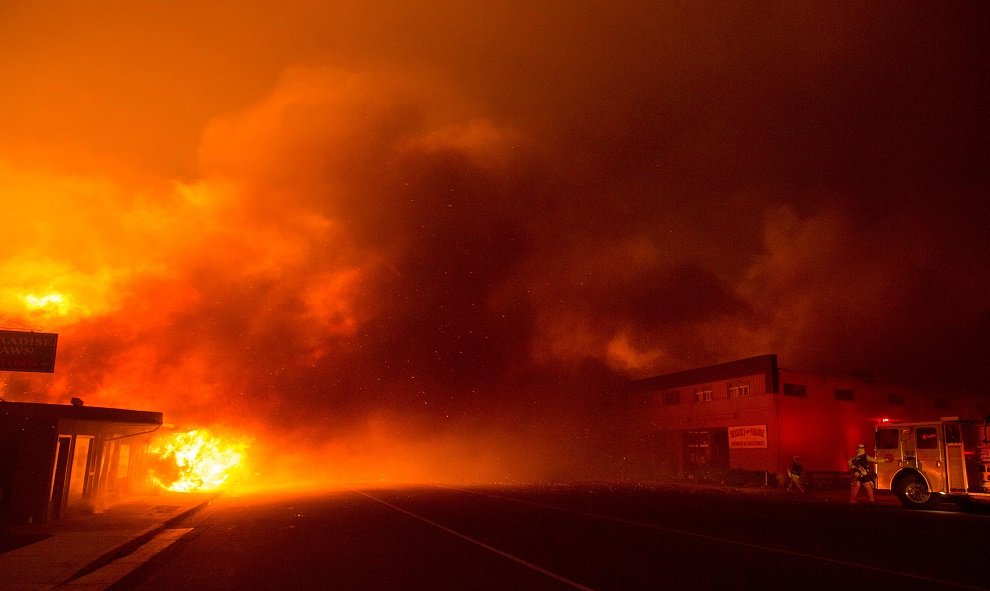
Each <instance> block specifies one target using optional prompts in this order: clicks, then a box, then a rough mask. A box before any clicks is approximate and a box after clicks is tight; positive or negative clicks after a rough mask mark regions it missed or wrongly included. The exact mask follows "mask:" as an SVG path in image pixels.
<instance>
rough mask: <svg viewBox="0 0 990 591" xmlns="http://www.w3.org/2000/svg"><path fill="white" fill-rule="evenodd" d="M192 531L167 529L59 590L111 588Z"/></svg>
mask: <svg viewBox="0 0 990 591" xmlns="http://www.w3.org/2000/svg"><path fill="white" fill-rule="evenodd" d="M190 531H192V528H191V527H180V528H174V529H166V530H164V531H162V532H161V533H160V534H158V535H156V536H155V537H153V538H151V539H150V540H148V541H147V542H145V543H144V544H142V545H141V546H139V547H138V548H137V549H135V550H134V552H131V553H130V554H128V555H127V556H123V557H121V558H118V559H117V560H114V561H113V562H111V563H110V564H108V565H106V566H104V567H101V568H99V569H97V570H95V571H93V572H91V573H89V574H88V575H85V576H82V577H79V578H78V579H74V580H72V581H70V582H68V583H65V584H64V585H60V586H59V587H58V588H59V589H67V590H69V591H104V590H105V589H108V588H110V586H111V585H113V584H115V583H117V582H118V581H120V580H121V579H123V578H124V577H126V576H127V575H129V574H131V573H132V572H134V571H135V570H137V568H138V567H139V566H141V565H142V564H144V563H145V562H148V561H149V560H151V558H152V557H153V556H155V555H156V554H158V553H159V552H161V551H162V550H164V549H165V548H168V547H169V546H171V545H172V544H174V543H175V542H177V541H178V540H179V538H181V537H182V536H184V535H186V534H187V533H189V532H190Z"/></svg>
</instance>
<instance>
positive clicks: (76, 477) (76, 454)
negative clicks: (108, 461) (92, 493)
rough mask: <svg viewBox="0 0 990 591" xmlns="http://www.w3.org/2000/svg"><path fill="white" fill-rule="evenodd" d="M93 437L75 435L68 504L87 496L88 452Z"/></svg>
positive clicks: (89, 471) (88, 481) (75, 502)
mask: <svg viewBox="0 0 990 591" xmlns="http://www.w3.org/2000/svg"><path fill="white" fill-rule="evenodd" d="M92 443H93V438H92V437H89V436H86V435H76V446H75V449H74V450H73V452H72V471H71V472H70V473H69V496H68V502H67V504H69V505H74V504H78V503H80V502H82V500H83V499H85V498H86V497H87V496H88V493H89V488H90V486H89V485H90V478H89V476H90V474H91V470H90V469H89V465H90V464H91V462H90V457H89V456H90V453H89V450H90V449H92Z"/></svg>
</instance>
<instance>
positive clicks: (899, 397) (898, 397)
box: [887, 394, 905, 406]
mask: <svg viewBox="0 0 990 591" xmlns="http://www.w3.org/2000/svg"><path fill="white" fill-rule="evenodd" d="M887 401H888V402H890V403H891V404H897V405H899V406H904V403H905V399H904V395H903V394H889V395H887Z"/></svg>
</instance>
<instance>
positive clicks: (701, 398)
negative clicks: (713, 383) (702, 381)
mask: <svg viewBox="0 0 990 591" xmlns="http://www.w3.org/2000/svg"><path fill="white" fill-rule="evenodd" d="M694 401H695V402H711V401H712V391H711V389H710V388H709V389H706V390H695V391H694Z"/></svg>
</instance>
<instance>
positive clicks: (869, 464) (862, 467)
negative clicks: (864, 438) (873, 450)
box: [849, 443, 879, 505]
mask: <svg viewBox="0 0 990 591" xmlns="http://www.w3.org/2000/svg"><path fill="white" fill-rule="evenodd" d="M877 463H879V462H877V459H876V458H874V457H871V456H868V455H866V446H865V445H864V444H862V443H860V444H859V445H857V446H856V455H854V456H853V457H851V458H849V470H851V471H852V484H851V485H850V489H849V502H850V503H851V504H853V505H855V504H856V495H857V494H859V487H861V486H862V487H863V488H864V489H866V498H867V499H869V501H870V502H871V503H872V502H873V486H874V485H873V483H874V482H875V481H876V479H877V473H876V470H874V469H873V464H877Z"/></svg>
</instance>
